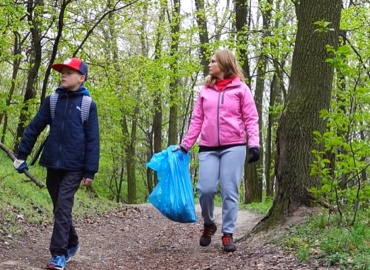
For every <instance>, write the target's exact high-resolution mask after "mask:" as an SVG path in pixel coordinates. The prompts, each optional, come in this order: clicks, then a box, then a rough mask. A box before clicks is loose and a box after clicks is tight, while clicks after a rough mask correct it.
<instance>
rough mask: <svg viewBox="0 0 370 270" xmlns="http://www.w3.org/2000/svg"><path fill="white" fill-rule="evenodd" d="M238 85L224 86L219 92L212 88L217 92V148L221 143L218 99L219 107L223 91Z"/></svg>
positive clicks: (223, 96)
mask: <svg viewBox="0 0 370 270" xmlns="http://www.w3.org/2000/svg"><path fill="white" fill-rule="evenodd" d="M236 86H239V85H227V86H225V87H224V88H223V89H222V90H221V91H218V89H216V88H214V87H213V89H215V90H216V91H217V92H218V100H217V141H218V146H221V141H220V97H221V105H222V104H224V99H225V92H226V91H225V89H226V88H230V87H236Z"/></svg>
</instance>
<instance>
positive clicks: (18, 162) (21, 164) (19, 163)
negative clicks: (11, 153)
mask: <svg viewBox="0 0 370 270" xmlns="http://www.w3.org/2000/svg"><path fill="white" fill-rule="evenodd" d="M13 164H14V168H15V169H16V170H17V171H18V172H19V173H24V170H28V166H27V162H26V161H24V160H23V159H15V160H14V162H13Z"/></svg>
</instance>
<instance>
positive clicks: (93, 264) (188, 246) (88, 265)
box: [0, 204, 324, 270]
mask: <svg viewBox="0 0 370 270" xmlns="http://www.w3.org/2000/svg"><path fill="white" fill-rule="evenodd" d="M196 211H197V216H198V222H197V223H194V224H180V223H175V222H172V221H170V220H168V219H167V218H165V217H163V216H162V215H161V214H160V213H159V212H158V211H157V210H156V209H155V208H153V207H152V206H151V205H150V204H147V205H138V206H125V208H124V209H123V210H122V211H121V212H117V213H109V214H106V215H104V216H102V217H99V218H97V219H94V220H89V219H86V220H79V221H78V222H77V223H76V230H77V232H78V234H79V236H80V246H81V250H80V252H79V253H78V254H77V255H76V256H75V257H74V258H73V260H72V261H71V262H70V263H68V265H67V267H66V270H86V269H94V270H108V269H129V270H136V269H138V270H139V269H140V270H141V269H168V270H175V269H179V270H180V269H184V270H185V269H186V270H190V269H204V270H227V269H246V270H249V269H250V270H252V269H253V270H258V269H266V270H267V269H324V268H314V267H313V266H312V265H307V264H299V263H297V262H296V261H295V258H294V257H293V256H292V255H291V254H286V253H284V252H282V251H281V249H280V248H279V247H278V246H273V245H270V244H268V245H264V244H263V243H262V242H261V241H259V240H257V241H252V242H248V243H247V242H241V243H238V244H237V247H238V250H237V251H236V252H234V253H225V252H223V251H222V250H221V232H220V230H218V232H217V233H216V235H215V236H214V237H213V239H212V243H211V245H210V246H208V247H206V248H203V247H200V246H199V244H198V242H199V236H200V234H201V229H202V222H201V219H200V214H199V211H200V209H199V207H198V206H197V207H196ZM215 215H216V223H217V224H218V225H220V221H221V209H220V208H216V209H215ZM260 218H261V216H259V215H257V214H253V213H251V212H248V211H240V213H239V216H238V223H237V230H236V232H235V238H236V239H237V238H241V237H242V236H243V235H244V234H245V232H247V231H248V230H250V229H251V228H253V226H254V225H255V224H256V223H257V222H258V221H259V219H260ZM219 227H220V226H219ZM29 231H30V233H29V236H27V237H22V238H19V239H13V240H12V241H10V240H11V239H9V241H8V242H6V243H4V242H2V243H0V269H1V270H14V269H22V270H25V269H27V270H36V269H45V265H46V263H47V262H48V261H49V259H50V255H49V251H48V244H49V239H50V234H51V228H50V227H48V228H34V227H30V228H29Z"/></svg>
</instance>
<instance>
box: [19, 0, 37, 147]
mask: <svg viewBox="0 0 370 270" xmlns="http://www.w3.org/2000/svg"><path fill="white" fill-rule="evenodd" d="M42 6H43V1H42V0H35V1H28V3H27V12H28V14H27V20H28V23H29V25H30V28H31V30H30V31H31V37H32V48H31V56H30V69H29V70H28V75H27V78H28V79H27V84H26V92H25V94H24V99H23V107H22V109H21V112H20V116H19V122H18V126H17V135H16V141H15V144H14V153H15V154H17V153H18V147H19V139H20V138H22V136H23V133H24V131H25V129H26V126H25V123H27V122H28V120H29V115H28V113H27V112H28V106H29V101H30V100H32V99H34V98H35V96H36V90H35V84H36V79H37V76H38V72H39V68H40V66H41V56H42V53H41V30H40V26H41V25H40V18H39V17H40V16H41V15H40V14H39V12H40V10H41V9H40V10H39V9H38V8H39V7H42Z"/></svg>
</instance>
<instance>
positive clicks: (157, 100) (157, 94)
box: [147, 1, 166, 193]
mask: <svg viewBox="0 0 370 270" xmlns="http://www.w3.org/2000/svg"><path fill="white" fill-rule="evenodd" d="M165 12H166V5H165V4H164V2H163V1H161V12H160V14H159V20H158V27H157V40H156V43H155V50H154V60H155V61H158V60H159V59H160V58H161V55H162V50H161V49H162V41H163V23H164V18H165V16H164V15H165ZM157 80H160V78H159V77H157ZM160 85H161V84H160V83H159V82H158V86H160ZM153 110H154V114H153V127H152V129H153V140H154V142H153V151H154V153H151V155H150V156H149V155H148V162H149V160H150V159H151V158H152V156H153V154H155V153H159V152H161V151H162V118H163V114H162V92H161V89H160V87H158V88H157V89H155V90H154V94H153ZM151 173H152V169H150V168H147V175H148V176H150V175H151ZM147 180H148V191H149V193H151V192H152V190H153V187H154V186H155V185H156V184H157V183H158V177H157V173H154V183H153V181H152V180H151V177H148V179H147Z"/></svg>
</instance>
